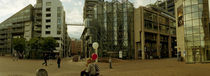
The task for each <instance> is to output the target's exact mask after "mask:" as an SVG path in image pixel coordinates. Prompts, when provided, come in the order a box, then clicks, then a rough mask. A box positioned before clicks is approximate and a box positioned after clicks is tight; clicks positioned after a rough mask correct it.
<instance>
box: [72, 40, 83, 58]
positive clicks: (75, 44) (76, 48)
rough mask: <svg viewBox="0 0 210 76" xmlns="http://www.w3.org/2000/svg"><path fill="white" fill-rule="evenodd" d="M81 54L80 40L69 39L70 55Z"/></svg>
mask: <svg viewBox="0 0 210 76" xmlns="http://www.w3.org/2000/svg"><path fill="white" fill-rule="evenodd" d="M80 54H81V40H77V39H72V40H71V55H80Z"/></svg>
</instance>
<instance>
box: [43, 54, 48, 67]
mask: <svg viewBox="0 0 210 76" xmlns="http://www.w3.org/2000/svg"><path fill="white" fill-rule="evenodd" d="M44 64H45V66H47V54H45V55H44V63H42V65H44Z"/></svg>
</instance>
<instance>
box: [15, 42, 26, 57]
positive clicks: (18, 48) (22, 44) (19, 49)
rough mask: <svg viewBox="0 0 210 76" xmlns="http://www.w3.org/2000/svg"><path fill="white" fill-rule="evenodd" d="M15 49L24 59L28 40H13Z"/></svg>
mask: <svg viewBox="0 0 210 76" xmlns="http://www.w3.org/2000/svg"><path fill="white" fill-rule="evenodd" d="M12 43H13V48H14V49H15V50H16V51H17V53H18V55H19V56H20V57H21V58H23V52H24V51H25V47H26V40H25V38H14V39H13V40H12Z"/></svg>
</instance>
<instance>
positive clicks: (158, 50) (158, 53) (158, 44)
mask: <svg viewBox="0 0 210 76" xmlns="http://www.w3.org/2000/svg"><path fill="white" fill-rule="evenodd" d="M157 56H158V57H159V58H160V33H159V32H158V34H157Z"/></svg>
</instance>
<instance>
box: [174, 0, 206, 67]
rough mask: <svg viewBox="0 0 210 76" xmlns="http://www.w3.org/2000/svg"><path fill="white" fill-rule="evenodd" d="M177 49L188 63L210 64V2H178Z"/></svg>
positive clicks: (203, 0) (200, 0)
mask: <svg viewBox="0 0 210 76" xmlns="http://www.w3.org/2000/svg"><path fill="white" fill-rule="evenodd" d="M175 10H176V28H177V48H178V51H180V52H181V56H182V57H183V58H184V59H185V62H186V63H196V62H209V60H210V51H209V50H210V36H209V35H210V34H209V33H210V31H209V30H210V26H209V0H176V1H175Z"/></svg>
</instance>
